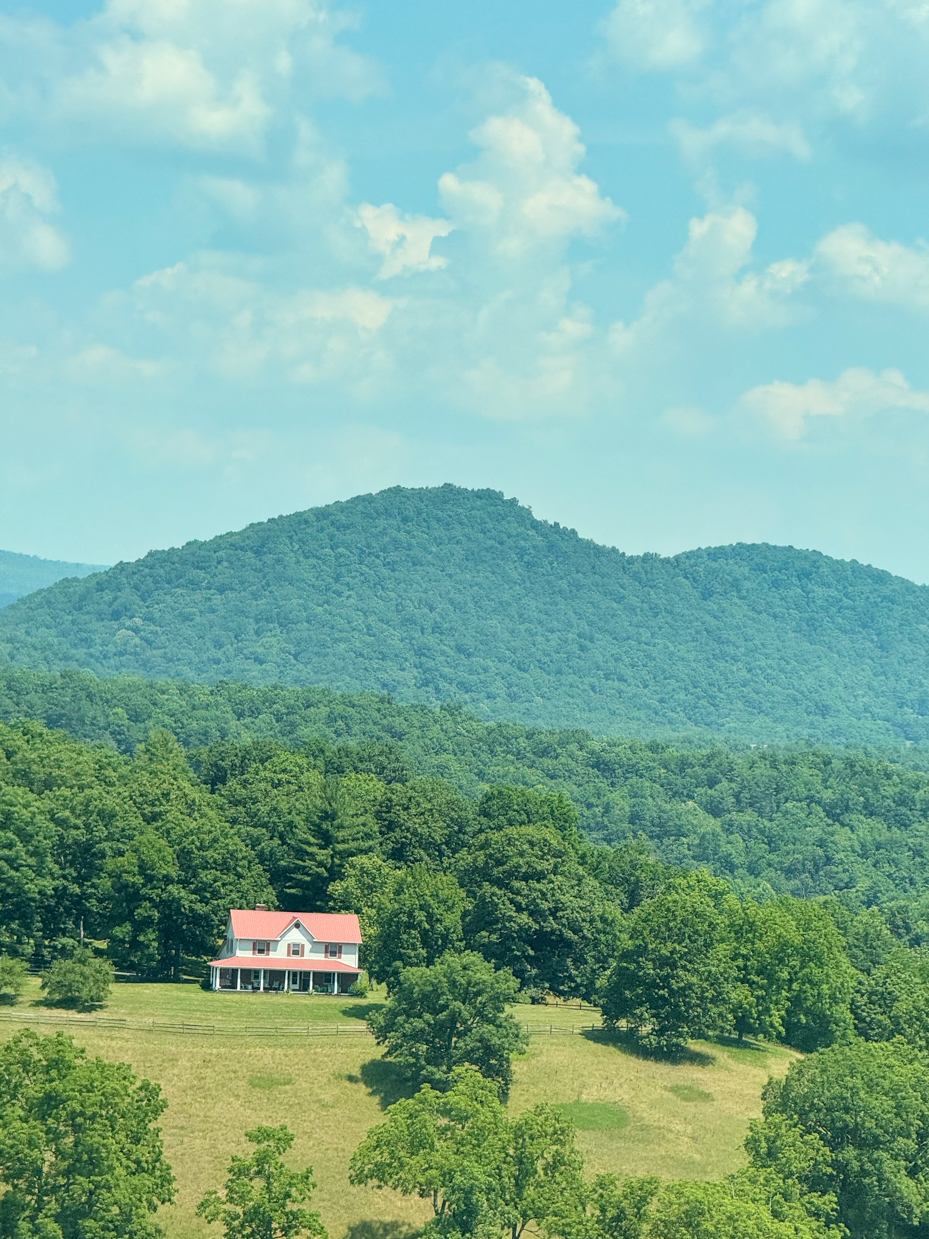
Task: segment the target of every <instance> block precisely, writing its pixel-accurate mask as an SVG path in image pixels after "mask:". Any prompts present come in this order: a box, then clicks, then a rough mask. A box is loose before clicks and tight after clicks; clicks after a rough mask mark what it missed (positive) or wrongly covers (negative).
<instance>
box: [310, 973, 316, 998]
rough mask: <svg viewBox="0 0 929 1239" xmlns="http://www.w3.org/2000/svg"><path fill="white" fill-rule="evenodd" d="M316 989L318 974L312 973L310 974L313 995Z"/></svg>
mask: <svg viewBox="0 0 929 1239" xmlns="http://www.w3.org/2000/svg"><path fill="white" fill-rule="evenodd" d="M315 988H316V973H315V972H311V973H310V993H311V994H312V992H313V990H314V989H315Z"/></svg>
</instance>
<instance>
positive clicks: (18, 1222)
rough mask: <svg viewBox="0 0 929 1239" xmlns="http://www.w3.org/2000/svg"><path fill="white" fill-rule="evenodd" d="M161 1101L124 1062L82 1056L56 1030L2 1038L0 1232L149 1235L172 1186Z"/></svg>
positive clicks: (108, 1238)
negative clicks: (48, 1033) (1, 1191)
mask: <svg viewBox="0 0 929 1239" xmlns="http://www.w3.org/2000/svg"><path fill="white" fill-rule="evenodd" d="M166 1104H167V1103H166V1102H165V1101H164V1099H163V1098H162V1096H161V1091H160V1089H159V1088H158V1086H157V1085H156V1084H150V1083H149V1082H148V1080H137V1079H136V1077H135V1076H134V1075H133V1073H132V1071H131V1070H130V1068H129V1066H128V1064H126V1063H109V1062H104V1061H103V1059H100V1058H90V1059H89V1058H87V1056H86V1054H85V1052H84V1050H82V1049H80V1048H78V1047H77V1046H76V1045H75V1044H74V1042H73V1040H72V1039H71V1038H70V1037H65V1036H63V1035H62V1034H61V1033H58V1034H57V1035H56V1036H53V1037H38V1036H37V1035H36V1034H35V1033H33V1032H31V1031H26V1032H21V1033H18V1034H17V1035H16V1036H14V1037H13V1038H12V1039H11V1040H9V1041H7V1042H6V1043H5V1044H4V1045H3V1046H0V1183H2V1185H3V1186H4V1188H5V1189H6V1190H5V1192H4V1194H3V1195H2V1196H0V1235H2V1236H4V1237H5V1239H90V1236H93V1237H94V1239H155V1236H156V1235H158V1234H159V1233H160V1232H159V1228H158V1227H157V1226H156V1225H155V1219H154V1214H155V1211H156V1210H157V1209H158V1207H159V1205H162V1204H165V1203H167V1202H168V1201H170V1200H171V1199H172V1197H173V1195H174V1177H173V1175H172V1174H171V1168H170V1166H169V1165H168V1163H167V1162H166V1161H165V1159H164V1153H163V1148H162V1141H161V1132H160V1131H159V1129H158V1128H157V1127H156V1126H155V1124H156V1122H157V1120H158V1118H159V1117H160V1116H161V1114H162V1113H163V1111H164V1109H165V1106H166Z"/></svg>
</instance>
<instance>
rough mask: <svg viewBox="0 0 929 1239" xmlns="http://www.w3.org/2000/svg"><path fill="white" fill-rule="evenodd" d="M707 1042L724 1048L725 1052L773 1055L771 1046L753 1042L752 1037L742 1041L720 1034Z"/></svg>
mask: <svg viewBox="0 0 929 1239" xmlns="http://www.w3.org/2000/svg"><path fill="white" fill-rule="evenodd" d="M707 1041H709V1042H711V1044H713V1045H720V1046H722V1047H723V1049H724V1050H746V1051H748V1052H749V1053H751V1054H770V1053H771V1047H770V1046H769V1045H765V1043H764V1042H763V1041H753V1040H752V1039H751V1037H743V1038H742V1040H741V1041H740V1040H739V1039H738V1037H724V1036H722V1035H721V1034H720V1035H719V1036H717V1037H707Z"/></svg>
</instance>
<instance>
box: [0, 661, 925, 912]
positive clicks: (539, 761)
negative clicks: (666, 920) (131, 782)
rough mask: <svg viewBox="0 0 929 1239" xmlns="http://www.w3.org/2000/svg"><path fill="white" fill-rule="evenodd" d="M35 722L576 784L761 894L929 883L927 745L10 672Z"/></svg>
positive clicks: (8, 679) (591, 801)
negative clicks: (808, 743) (826, 744)
mask: <svg viewBox="0 0 929 1239" xmlns="http://www.w3.org/2000/svg"><path fill="white" fill-rule="evenodd" d="M23 718H33V719H39V720H41V721H42V722H43V723H45V724H47V725H48V726H51V727H54V728H61V729H63V730H65V731H68V732H70V733H71V734H72V735H73V736H75V737H78V738H81V739H84V740H88V741H94V742H98V743H100V744H102V745H103V746H104V747H103V749H102V750H101V752H104V753H105V752H106V751H107V750H108V751H109V753H110V756H109V757H108V758H107V760H115V752H117V751H118V752H120V753H122V754H123V755H125V756H131V755H132V754H134V753H135V752H136V751H137V750H138V747H139V746H140V745H144V743H145V741H146V738H147V736H148V734H149V732H150V731H151V730H152V729H159V728H160V729H164V730H166V731H169V732H171V733H172V735H174V736H176V737H177V739H178V740H179V742H180V744H181V746H182V747H183V749H184V750H185V751H186V752H187V753H188V754H190V755H191V757H192V759H193V760H194V763H195V765H197V766H198V768H199V769H201V770H202V771H203V772H204V773H203V777H204V778H205V779H207V781H208V783H209V784H210V785H211V786H218V785H219V783H220V782H221V781H223V780H226V779H227V778H228V777H229V775H230V773H235V772H236V771H237V770H240V769H243V768H244V766H246V765H248V764H249V763H254V761H255V760H256V754H260V753H261V752H262V751H263V750H262V748H261V746H266V748H267V749H268V751H269V752H278V751H284V750H286V751H298V752H304V753H316V754H317V758H314V760H319V761H320V762H322V764H324V765H325V766H326V769H327V770H328V772H329V774H330V775H335V776H338V775H341V774H344V773H348V772H354V773H355V774H357V775H363V774H369V775H375V776H377V777H379V778H382V779H383V780H385V781H387V782H390V783H392V784H403V783H408V782H409V781H410V780H411V779H414V778H429V779H440V780H442V781H443V782H444V783H445V784H447V785H449V790H450V791H451V790H454V792H455V793H461V794H463V795H464V797H465V798H466V799H467V800H469V801H476V800H477V799H478V798H479V797H480V796H481V795H482V794H483V792H484V791H485V790H486V789H487V788H489V787H494V786H501V785H508V786H516V787H519V786H522V787H526V788H532V789H541V790H544V791H549V792H558V793H560V794H562V795H563V796H565V797H566V798H567V799H568V800H570V802H571V803H572V804H573V805H574V806H575V808H576V810H577V812H578V814H579V822H580V826H581V828H582V830H583V832H584V834H585V836H586V837H587V838H588V839H589V840H591V841H594V842H602V843H609V844H618V843H623V842H627V841H630V840H642V841H644V843H645V844H646V845H647V847H648V849H649V850H650V852H651V853H652V854H653V855H654V856H655V857H657V858H659V859H661V860H662V861H664V862H665V863H668V864H672V865H679V866H683V867H692V866H695V865H702V866H706V867H707V868H708V869H710V871H711V872H713V873H715V874H718V875H720V876H722V877H725V878H726V879H727V880H729V881H730V882H732V883H733V885H734V887H735V888H736V889H737V890H739V891H742V892H746V893H754V894H760V895H762V896H764V895H767V894H771V893H778V894H779V893H784V894H793V895H799V896H803V897H807V896H829V895H841V896H842V897H843V899H845V900H846V901H847V902H849V903H850V904H851V905H854V906H869V905H871V904H876V903H880V904H882V905H887V904H889V903H892V902H893V901H895V900H898V899H901V898H902V899H906V900H907V901H909V902H911V903H912V902H913V901H916V902H918V901H919V900H920V899H921V898H922V896H923V895H924V894H926V893H927V892H929V851H927V830H929V826H927V823H929V774H927V773H925V772H924V771H921V770H919V769H918V768H915V766H916V764H918V762H919V761H920V760H922V759H923V754H922V753H921V752H920V751H919V750H914V749H910V750H900V751H897V752H896V753H894V754H893V758H894V759H893V760H891V759H890V757H889V756H886V755H881V754H880V753H878V752H875V753H873V754H870V755H869V754H867V753H861V752H859V753H855V752H846V751H841V750H834V749H822V748H805V747H801V748H794V749H786V748H777V747H768V748H754V749H752V748H748V747H742V748H734V747H731V746H724V745H719V744H716V745H713V746H710V747H698V746H697V745H691V746H690V747H675V746H673V745H668V744H663V743H660V742H658V741H648V742H643V741H640V740H620V739H610V738H606V739H603V738H596V737H594V736H591V735H590V734H589V733H588V732H584V731H546V730H542V729H539V728H529V727H525V726H521V725H520V724H516V723H497V724H486V723H482V722H480V721H479V720H478V719H476V718H475V717H474V716H473V715H471V714H468V713H467V712H466V711H464V710H462V709H460V708H459V707H450V706H445V707H440V708H438V709H432V708H429V707H427V706H424V705H400V704H397V703H395V702H393V701H392V700H391V699H390V698H387V697H384V696H375V695H373V694H368V695H363V694H356V695H351V694H339V693H335V692H332V691H331V690H328V689H314V688H304V689H283V688H251V687H248V686H245V685H241V684H220V685H214V686H209V685H197V684H185V683H183V682H181V681H162V682H158V681H146V680H141V679H133V678H124V677H116V678H113V679H107V680H98V679H96V678H95V677H94V676H91V675H87V674H81V673H78V672H64V673H60V674H59V673H40V672H29V671H13V670H7V671H5V672H0V719H5V720H7V721H8V722H12V721H13V720H16V719H23ZM251 746H257V747H251ZM268 746H270V747H268ZM203 750H209V755H208V756H204V755H203V752H202V751H203ZM100 760H102V757H101V759H100ZM904 762H909V763H910V764H904ZM252 777H257V776H252ZM243 795H244V792H243Z"/></svg>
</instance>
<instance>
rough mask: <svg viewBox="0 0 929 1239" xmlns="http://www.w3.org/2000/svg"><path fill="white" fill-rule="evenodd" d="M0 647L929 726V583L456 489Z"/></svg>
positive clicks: (88, 611) (192, 575)
mask: <svg viewBox="0 0 929 1239" xmlns="http://www.w3.org/2000/svg"><path fill="white" fill-rule="evenodd" d="M0 659H6V660H7V661H8V662H9V663H11V664H12V665H15V666H22V667H32V668H36V669H61V668H69V667H70V668H84V669H87V670H91V671H94V672H95V673H97V674H98V675H102V676H109V675H114V674H118V673H122V674H135V675H143V676H149V677H161V678H174V679H186V680H199V681H206V682H210V683H216V682H218V681H220V680H231V679H234V680H240V681H244V682H246V683H249V684H255V685H263V684H273V683H280V684H285V685H307V684H323V685H326V686H328V687H330V688H333V689H338V690H342V691H365V690H367V691H379V692H387V693H391V694H393V695H394V696H395V697H396V698H397V699H398V700H400V701H407V702H409V701H423V702H427V703H437V702H441V701H449V700H454V701H458V702H461V703H463V704H465V705H467V706H469V707H470V708H471V709H472V710H474V711H475V712H476V713H477V714H478V715H479V716H480V717H482V718H489V719H498V720H512V721H519V722H525V723H532V724H540V725H546V726H559V727H588V728H591V729H592V730H594V731H598V732H601V733H612V734H616V733H625V734H630V735H640V736H649V735H662V734H663V735H668V734H675V733H676V734H681V733H685V732H688V731H694V730H699V731H703V732H705V733H714V734H717V735H730V736H739V737H741V738H745V739H748V740H750V741H753V742H757V743H764V742H769V741H774V740H779V739H795V738H798V737H808V738H810V739H814V740H817V741H826V742H833V743H834V742H838V743H888V742H899V741H901V740H908V741H920V740H923V739H927V738H929V588H926V587H924V586H918V585H914V584H913V583H912V582H909V581H906V580H903V579H902V578H900V577H894V576H891V575H890V574H889V573H886V572H882V571H879V570H877V569H875V568H870V567H867V566H864V565H862V564H859V563H855V562H843V561H839V560H834V559H830V558H828V557H827V556H825V555H821V554H819V553H817V552H811V551H800V550H795V549H794V548H792V547H775V546H768V545H736V546H728V547H717V548H712V549H708V550H698V551H691V552H688V553H686V554H683V555H677V556H673V557H667V558H665V557H661V556H658V555H642V556H628V555H624V554H622V553H621V552H620V551H618V550H614V549H612V548H609V547H603V546H598V545H597V544H596V543H594V542H591V541H587V540H585V539H583V538H580V537H579V536H578V535H577V533H575V532H574V531H573V530H570V529H565V528H562V527H561V526H559V525H558V524H549V523H547V522H544V521H539V520H536V519H535V518H534V517H533V515H532V513H531V512H530V511H529V510H528V509H527V508H524V507H521V506H520V505H519V504H518V503H517V502H516V501H515V500H507V499H504V497H503V496H502V495H501V494H500V493H498V492H496V491H486V490H485V491H469V490H462V489H460V488H458V487H453V486H442V487H439V488H436V489H426V490H407V489H403V488H400V487H396V488H394V489H391V490H387V491H382V492H380V493H379V494H376V495H362V496H359V497H358V498H355V499H351V500H349V501H347V502H345V503H336V504H332V505H330V506H328V507H324V508H315V509H311V510H310V511H307V512H299V513H296V514H294V515H291V516H283V517H278V518H277V519H275V520H271V521H267V522H264V523H261V524H255V525H250V526H249V527H248V528H246V529H243V530H241V531H240V532H237V533H230V534H224V535H222V536H221V537H218V538H213V539H212V540H210V541H208V542H191V543H188V544H187V545H186V546H183V547H181V548H179V549H174V550H167V551H156V552H152V553H150V554H149V555H146V556H145V558H144V559H141V560H138V561H136V562H134V563H128V564H117V565H116V567H114V568H111V569H110V570H109V572H106V573H104V574H103V575H98V576H94V577H91V578H88V579H84V580H66V581H59V582H58V583H57V584H55V585H53V586H51V587H50V588H48V589H45V590H42V591H40V592H38V593H36V594H33V595H31V596H29V597H28V598H23V599H20V600H19V601H18V602H15V603H13V604H12V605H11V606H9V607H7V608H5V609H4V610H3V611H2V612H0Z"/></svg>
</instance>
